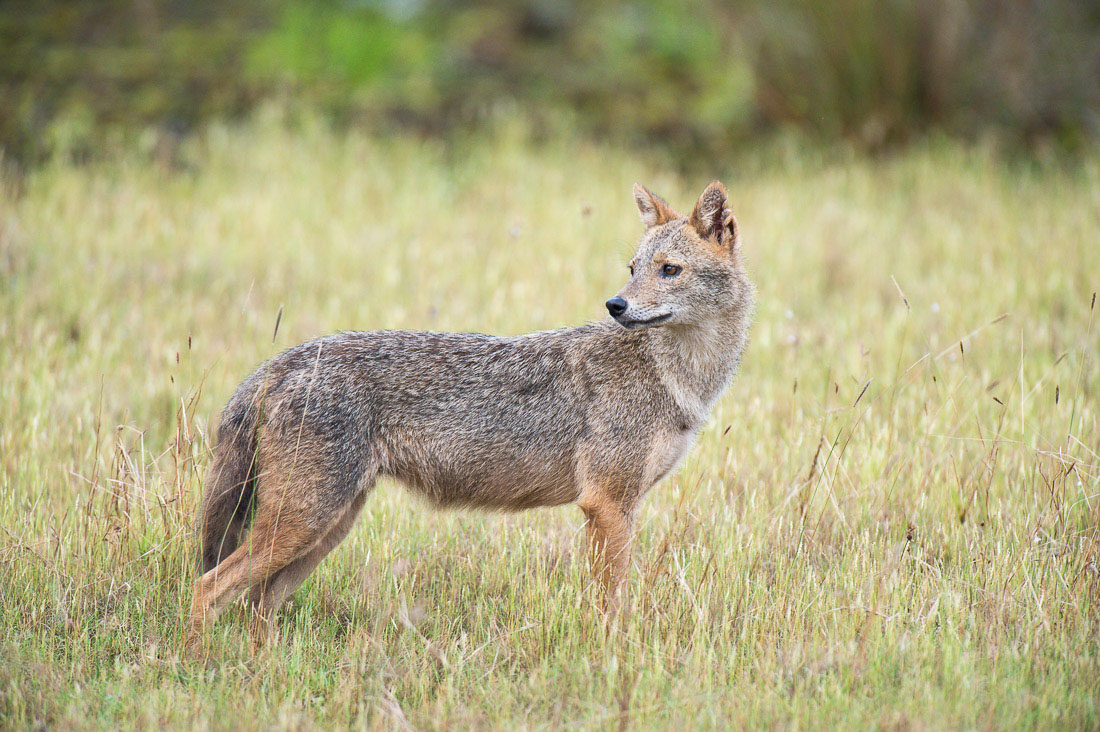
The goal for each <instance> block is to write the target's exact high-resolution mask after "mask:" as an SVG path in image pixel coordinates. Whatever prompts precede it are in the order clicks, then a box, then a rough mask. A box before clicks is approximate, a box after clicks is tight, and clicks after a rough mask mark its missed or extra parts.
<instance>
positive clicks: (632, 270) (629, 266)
mask: <svg viewBox="0 0 1100 732" xmlns="http://www.w3.org/2000/svg"><path fill="white" fill-rule="evenodd" d="M627 267H628V268H629V269H630V276H631V277H633V276H634V265H633V264H628V265H627Z"/></svg>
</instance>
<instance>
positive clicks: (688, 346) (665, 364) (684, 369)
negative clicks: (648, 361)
mask: <svg viewBox="0 0 1100 732" xmlns="http://www.w3.org/2000/svg"><path fill="white" fill-rule="evenodd" d="M747 321H748V314H747V313H745V312H744V311H743V309H741V308H738V309H737V310H736V311H733V312H731V313H728V314H726V315H725V316H723V317H717V318H714V319H711V320H707V321H705V322H702V323H698V324H693V325H672V326H666V327H664V328H657V329H654V330H652V331H650V332H651V334H652V336H651V338H650V353H651V354H652V357H653V359H654V361H655V364H656V366H657V373H658V375H659V376H660V378H661V381H662V383H663V384H664V386H665V387H666V388H667V389H668V390H669V393H670V394H671V395H672V397H673V399H674V400H675V401H676V403H677V404H678V405H679V406H680V408H681V409H682V410H683V411H684V412H685V413H686V414H687V416H688V417H689V418H690V419H692V420H693V421H695V422H696V423H699V422H702V420H703V419H705V418H706V415H707V412H708V411H710V408H711V406H713V405H714V402H715V400H717V399H718V397H719V396H721V394H722V392H723V391H725V389H726V387H727V386H729V383H730V380H731V379H732V378H733V374H734V372H735V371H736V370H737V365H738V363H739V362H740V360H741V352H742V351H743V350H744V348H745V342H746V340H747V335H748V322H747Z"/></svg>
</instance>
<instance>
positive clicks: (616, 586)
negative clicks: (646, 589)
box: [580, 500, 634, 615]
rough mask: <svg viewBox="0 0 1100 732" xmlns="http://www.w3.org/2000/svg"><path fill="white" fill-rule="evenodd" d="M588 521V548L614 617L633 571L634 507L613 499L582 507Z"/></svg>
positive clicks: (606, 608)
mask: <svg viewBox="0 0 1100 732" xmlns="http://www.w3.org/2000/svg"><path fill="white" fill-rule="evenodd" d="M580 507H581V510H582V511H584V515H585V517H586V518H587V519H588V521H587V524H586V527H587V529H588V546H589V552H590V555H591V558H592V571H593V572H594V573H595V575H596V577H597V578H599V580H600V584H601V585H602V587H603V591H604V608H605V610H607V612H608V613H609V614H612V615H614V614H615V613H617V612H618V610H619V603H620V601H621V597H620V596H621V594H622V587H623V584H624V583H625V582H626V577H627V574H628V572H629V570H630V545H631V542H632V540H633V538H634V508H633V506H630V507H623V506H621V505H619V504H618V503H617V502H615V501H612V500H594V501H590V502H589V501H586V502H583V503H581V504H580Z"/></svg>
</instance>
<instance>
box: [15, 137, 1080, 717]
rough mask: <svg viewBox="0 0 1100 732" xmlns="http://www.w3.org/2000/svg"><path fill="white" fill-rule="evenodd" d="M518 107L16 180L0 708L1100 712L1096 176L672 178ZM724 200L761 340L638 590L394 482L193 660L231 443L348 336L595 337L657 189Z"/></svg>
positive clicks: (642, 559)
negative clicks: (345, 533)
mask: <svg viewBox="0 0 1100 732" xmlns="http://www.w3.org/2000/svg"><path fill="white" fill-rule="evenodd" d="M525 139H526V137H525V134H524V131H523V130H522V129H515V128H511V127H508V126H504V127H502V128H501V129H499V130H497V131H496V133H495V134H493V135H491V136H490V135H487V136H485V137H484V138H479V139H475V140H471V141H469V142H467V143H464V144H460V145H451V146H447V145H444V144H442V143H431V142H427V143H426V142H422V141H417V140H413V139H387V140H377V139H372V138H368V137H360V136H355V135H352V136H350V137H337V136H335V135H333V134H332V133H330V132H327V131H325V129H324V128H323V127H322V126H319V125H313V124H308V123H306V124H303V125H301V126H300V127H298V128H297V129H295V130H294V131H293V132H288V131H285V130H284V128H282V127H281V126H279V125H277V124H273V123H266V122H263V121H262V120H261V121H257V122H254V123H250V124H248V125H246V126H244V127H243V128H225V127H214V128H211V129H209V130H208V131H206V132H205V133H203V134H202V135H200V136H198V137H196V138H194V139H191V140H189V141H187V142H186V143H185V145H184V147H183V148H182V150H181V151H180V154H179V157H178V163H177V164H176V165H174V166H171V167H169V166H167V165H166V164H164V163H162V162H157V159H156V158H155V157H150V156H148V155H142V154H139V153H137V152H135V153H133V154H132V155H131V154H126V155H121V156H114V157H111V158H110V159H108V160H104V161H100V162H93V163H89V164H86V165H83V166H76V165H66V164H58V165H51V166H47V167H44V168H41V169H38V170H36V171H34V172H32V173H30V174H29V175H27V177H26V178H25V179H24V180H22V181H18V182H17V181H15V180H14V179H9V180H7V181H6V183H5V186H4V190H3V193H2V194H0V466H2V472H0V627H2V628H3V630H2V631H0V659H2V660H0V726H2V727H5V728H10V727H32V726H37V725H47V726H59V727H103V728H113V727H115V726H116V725H119V724H122V725H126V726H140V727H146V728H153V727H159V726H162V725H166V724H167V725H173V726H191V725H196V726H200V727H207V728H215V729H221V728H235V727H238V726H243V727H245V728H261V727H269V726H275V727H292V728H312V727H316V726H338V725H339V726H343V725H352V726H356V727H359V726H363V727H388V726H398V727H405V726H406V725H411V726H412V727H414V728H448V727H465V726H475V727H500V728H509V727H514V726H520V727H532V728H544V727H559V726H562V727H564V726H567V725H568V726H573V725H581V726H584V727H596V728H603V727H615V726H624V725H625V726H631V727H640V728H648V727H669V728H723V727H726V726H728V725H730V724H734V725H751V726H762V725H766V726H773V725H780V726H796V727H802V728H818V727H820V726H825V725H829V726H832V725H843V726H854V727H862V726H867V725H874V726H883V727H897V728H912V727H916V728H925V727H928V728H942V727H964V728H977V727H1033V728H1046V727H1050V726H1058V727H1070V728H1079V727H1092V728H1095V727H1097V726H1100V685H1098V681H1097V679H1098V678H1100V568H1098V567H1100V413H1098V409H1100V323H1098V322H1096V321H1097V320H1100V312H1098V310H1100V308H1097V307H1095V305H1094V295H1093V293H1094V291H1095V290H1097V289H1100V155H1096V154H1093V155H1090V156H1087V157H1086V158H1084V159H1082V160H1080V161H1077V162H1075V163H1073V164H1061V165H1055V164H1050V163H1035V162H1004V161H1003V160H1001V159H999V158H998V157H996V156H994V155H993V154H990V153H987V152H983V151H981V150H973V149H964V148H961V147H958V146H955V145H951V144H942V145H936V144H927V145H925V146H922V147H920V148H918V149H913V150H910V151H908V152H904V153H899V154H897V155H895V156H893V157H889V158H883V159H878V160H868V159H863V158H860V157H857V156H848V155H846V154H844V153H832V154H830V155H829V156H827V157H825V156H822V155H821V154H819V153H815V152H813V151H812V150H804V149H801V148H799V147H798V146H794V145H790V146H788V145H781V144H777V145H775V146H772V147H770V148H768V150H767V151H766V152H761V151H756V152H747V153H746V154H745V156H744V158H743V159H740V160H738V159H730V160H723V161H720V162H718V163H716V164H715V166H714V168H713V169H711V170H703V171H699V172H698V173H697V174H691V175H681V174H678V173H674V172H670V170H671V169H670V168H669V167H668V166H665V165H662V164H661V163H660V161H658V160H653V159H650V160H647V159H645V158H643V157H642V156H641V155H640V154H638V153H634V154H628V153H625V152H621V151H617V150H615V149H610V148H603V147H599V146H593V145H589V144H582V143H574V142H572V141H570V142H557V143H549V144H543V145H541V146H538V147H534V146H532V145H530V144H528V143H527V142H525ZM713 177H720V178H722V179H723V180H724V181H725V182H726V183H727V184H729V187H730V191H731V200H732V202H733V204H734V207H735V211H736V213H737V215H738V217H739V221H740V224H741V231H742V234H743V237H744V242H745V251H746V256H747V260H748V266H749V270H750V273H751V276H752V278H753V280H754V281H755V283H756V284H757V287H758V290H759V304H758V310H757V317H756V322H755V325H754V328H753V335H752V342H751V344H750V346H749V349H748V351H747V353H746V356H745V360H744V364H743V368H742V371H741V374H740V376H739V377H738V379H737V381H736V382H735V384H734V385H733V387H732V388H731V389H730V390H729V392H728V393H727V394H726V396H725V397H724V398H723V399H722V400H721V401H720V403H719V405H718V407H717V408H716V411H715V413H714V415H713V417H712V419H711V420H710V421H709V422H708V424H707V426H706V427H705V428H704V430H703V432H702V434H701V435H700V439H699V441H698V444H697V446H696V448H695V449H694V450H693V452H692V453H691V454H690V456H689V457H688V458H687V459H686V461H685V462H684V464H683V466H682V469H681V470H680V472H679V473H678V474H677V475H675V476H673V477H671V478H669V479H668V480H666V481H665V483H663V484H661V485H660V486H658V487H657V488H656V489H654V490H653V492H652V493H651V494H650V495H649V497H648V498H647V500H646V502H645V504H644V507H643V510H642V513H641V520H640V535H639V540H638V542H637V545H636V547H635V555H634V558H635V561H634V568H633V571H632V577H631V582H630V590H629V596H628V609H627V611H626V612H625V613H624V615H623V616H622V617H621V618H620V620H619V622H618V623H617V624H616V625H615V626H614V627H612V628H610V629H608V630H605V629H604V627H603V626H602V624H601V622H600V620H599V616H598V614H597V613H596V611H595V608H594V603H595V601H596V600H597V594H596V591H595V587H593V586H591V584H590V581H589V575H588V570H587V563H586V558H585V552H584V549H583V544H582V539H583V536H582V534H583V531H582V528H581V515H580V512H579V511H577V510H575V509H572V508H565V509H555V510H545V511H535V512H529V513H525V514H518V515H495V514H488V515H486V514H477V513H462V512H459V513H435V512H432V511H431V510H429V509H428V508H426V507H425V506H423V505H422V504H420V503H419V502H417V501H415V500H410V498H409V497H408V496H407V495H406V494H405V493H404V491H403V490H402V489H401V488H399V487H398V486H396V485H392V484H383V485H381V486H380V487H379V489H378V490H377V491H376V493H375V495H374V496H373V497H372V498H371V499H370V500H369V501H368V503H367V507H366V509H365V510H364V513H363V516H362V518H361V520H360V522H359V524H358V526H357V528H356V529H355V530H354V531H353V533H352V535H351V537H350V538H349V540H348V541H347V542H345V543H344V545H343V546H342V547H340V548H339V549H338V550H336V551H335V552H334V553H333V555H332V556H331V557H330V558H329V559H328V560H327V561H326V563H325V564H324V565H323V566H322V568H321V569H320V570H319V571H318V572H317V573H316V574H315V575H314V576H313V577H311V578H310V579H309V580H308V581H307V583H306V584H305V585H304V586H303V588H302V590H301V591H300V592H299V593H298V594H297V595H296V596H295V597H294V598H293V600H292V602H291V603H289V604H288V607H287V608H286V609H285V610H284V612H283V615H282V616H281V621H282V627H283V634H282V639H281V641H280V642H279V643H278V644H275V645H272V646H269V647H267V648H265V649H264V650H262V651H261V652H260V653H259V654H257V655H255V656H253V655H252V654H250V652H249V648H248V640H247V633H246V630H247V618H246V616H245V612H244V610H243V608H240V609H237V610H235V611H233V612H229V613H227V614H226V615H225V616H224V618H223V619H221V620H220V621H219V622H218V624H217V625H216V626H215V628H214V631H213V635H212V642H211V648H212V652H211V654H212V655H211V657H210V659H209V660H208V661H207V662H206V663H202V662H199V661H196V660H193V659H191V658H189V657H187V656H186V655H184V654H182V653H181V644H182V639H183V632H184V624H183V619H184V611H185V605H186V603H187V602H188V601H189V593H190V584H191V581H192V579H193V577H194V573H195V564H194V553H193V552H194V549H193V544H192V539H191V534H190V522H191V520H192V516H193V512H194V509H195V505H196V502H197V499H198V496H199V493H200V490H201V482H202V476H203V472H204V469H205V467H206V465H207V463H208V461H209V456H210V440H211V436H212V428H213V426H214V425H215V424H216V420H217V415H218V411H219V409H220V408H221V406H222V405H223V404H224V402H225V400H226V399H227V398H228V397H229V395H230V393H231V390H232V389H233V387H234V386H235V385H236V384H237V383H238V382H239V381H240V380H241V379H243V378H244V377H245V376H246V375H247V374H248V373H249V371H250V370H251V369H252V368H253V367H254V366H255V365H256V364H257V363H258V362H260V361H261V360H262V359H264V358H266V357H268V356H270V355H272V354H274V353H276V352H278V351H279V350H281V349H283V348H285V347H287V346H289V345H292V344H294V343H297V342H299V341H301V340H304V339H307V338H311V337H314V336H316V335H319V334H322V333H327V332H331V331H334V330H339V329H370V328H397V327H402V328H404V327H408V328H424V329H435V330H479V331H488V332H494V333H519V332H523V331H528V330H534V329H540V328H549V327H555V326H561V325H566V324H572V323H580V322H584V321H586V320H592V319H596V318H600V317H602V316H603V305H602V303H603V301H604V299H606V298H607V297H608V296H610V295H611V294H613V293H614V292H615V290H616V289H617V288H618V287H619V286H620V284H621V283H622V282H623V281H624V278H625V276H626V262H627V260H628V259H629V257H630V254H631V252H632V250H633V246H634V243H635V241H636V238H637V236H638V235H639V234H640V230H641V224H640V223H639V222H638V219H637V214H636V211H635V209H634V204H633V201H632V198H631V193H630V185H631V183H633V182H634V181H635V180H640V181H642V182H645V183H646V184H648V185H650V187H651V188H653V189H654V190H655V191H657V192H658V193H661V194H663V195H665V196H666V197H667V198H668V199H669V200H670V201H672V202H673V203H674V204H678V205H679V206H680V207H682V208H688V207H689V202H690V201H693V200H694V197H695V196H696V195H698V192H699V191H701V190H702V188H703V186H704V185H705V184H706V183H707V182H709V180H710V179H711V178H713Z"/></svg>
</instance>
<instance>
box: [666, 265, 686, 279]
mask: <svg viewBox="0 0 1100 732" xmlns="http://www.w3.org/2000/svg"><path fill="white" fill-rule="evenodd" d="M681 269H683V267H681V266H679V265H677V264H665V265H662V267H661V274H663V275H664V276H665V277H675V276H676V275H678V274H680V270H681Z"/></svg>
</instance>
